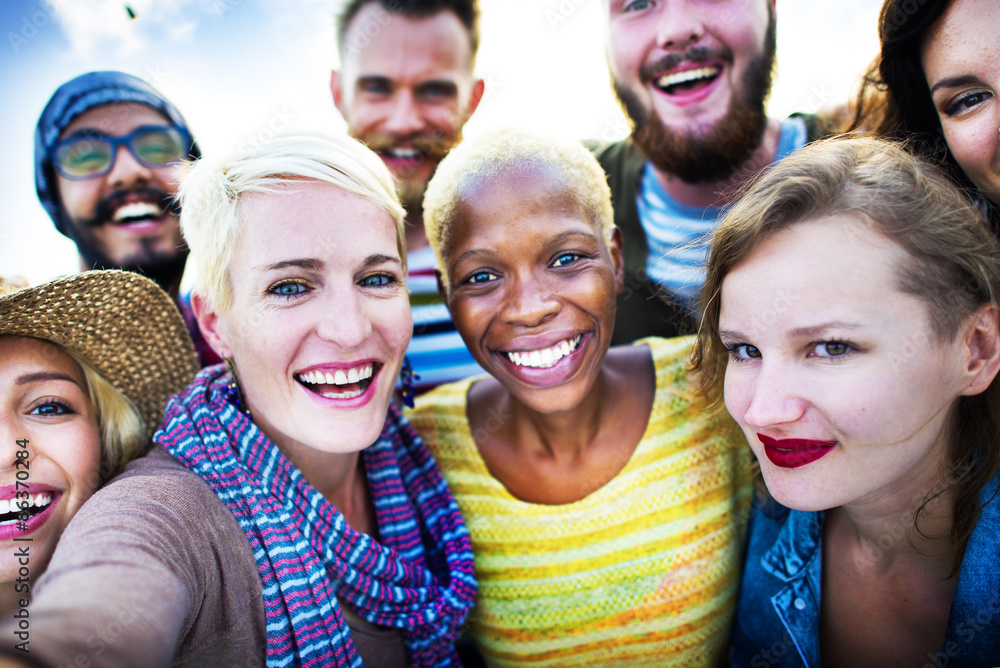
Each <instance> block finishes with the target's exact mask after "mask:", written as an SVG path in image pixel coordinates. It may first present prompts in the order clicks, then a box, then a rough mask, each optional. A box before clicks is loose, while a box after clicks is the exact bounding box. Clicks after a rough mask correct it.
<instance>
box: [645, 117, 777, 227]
mask: <svg viewBox="0 0 1000 668" xmlns="http://www.w3.org/2000/svg"><path fill="white" fill-rule="evenodd" d="M780 139H781V123H780V122H779V121H777V120H775V119H773V118H769V119H767V127H766V128H765V130H764V135H763V136H762V137H761V141H760V144H758V145H757V148H756V149H754V152H753V153H752V154H751V155H750V157H749V158H748V159H747V160H746V161H744V162H743V164H742V165H740V166H738V167H737V168H736V169H734V170H733V172H732V174H731V175H729V176H727V177H725V178H723V179H719V180H716V181H707V182H704V183H686V182H684V181H682V180H681V179H680V178H679V177H677V176H676V175H674V174H670V173H667V172H662V171H660V170H658V169H657V170H655V173H656V179H657V181H659V182H660V185H661V186H663V189H664V190H666V191H667V194H668V195H670V196H671V197H673V198H674V199H675V200H677V201H678V202H680V203H681V204H685V205H687V206H697V207H708V206H726V205H727V204H731V203H732V202H733V201H735V199H736V198H737V196H738V195H739V191H740V188H741V187H742V186H743V185H744V184H745V183H746V182H747V181H749V180H750V179H751V178H753V177H754V176H756V175H757V173H758V172H760V170H762V169H764V168H765V167H768V166H769V165H770V164H771V163H773V162H774V156H775V155H776V154H777V153H778V141H779V140H780Z"/></svg>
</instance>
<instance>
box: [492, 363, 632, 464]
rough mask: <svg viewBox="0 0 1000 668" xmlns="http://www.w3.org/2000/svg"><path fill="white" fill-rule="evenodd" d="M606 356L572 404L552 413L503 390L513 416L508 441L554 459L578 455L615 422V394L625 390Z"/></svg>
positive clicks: (506, 407) (506, 408)
mask: <svg viewBox="0 0 1000 668" xmlns="http://www.w3.org/2000/svg"><path fill="white" fill-rule="evenodd" d="M608 367H609V365H608V363H607V360H605V363H604V365H603V366H602V369H601V372H600V374H599V375H598V376H597V379H596V380H595V381H594V385H593V387H591V388H590V391H589V392H588V393H587V395H586V396H585V397H584V398H583V400H582V401H581V402H580V403H579V404H577V405H576V406H574V407H573V408H571V409H569V410H565V411H558V412H554V413H541V412H539V411H536V410H534V409H532V408H530V407H529V406H526V405H525V404H523V403H521V402H520V401H518V400H517V399H516V398H515V397H514V396H513V395H511V394H509V393H507V401H506V402H504V403H506V404H507V405H506V406H504V407H503V408H504V410H508V411H509V413H510V414H511V415H512V417H513V419H512V420H511V421H510V425H511V443H514V444H515V445H516V447H517V448H518V449H522V448H523V449H525V450H530V449H533V448H537V447H540V448H542V449H543V450H545V451H546V452H547V453H548V455H549V456H550V457H552V458H553V459H555V460H557V461H558V460H572V459H575V458H579V457H580V456H582V455H583V454H584V453H585V452H586V451H587V450H588V449H589V448H590V447H591V446H592V445H593V444H594V443H596V442H597V441H598V439H599V437H600V436H601V429H602V427H603V428H605V429H608V428H609V427H610V426H613V425H615V424H616V421H615V419H614V416H615V415H616V414H618V412H619V408H620V407H619V405H618V403H617V402H615V401H614V397H615V396H624V395H626V394H627V392H625V388H624V386H623V385H622V383H621V382H620V381H621V379H620V378H619V377H618V376H619V374H618V373H617V372H614V371H611V370H609V368H608Z"/></svg>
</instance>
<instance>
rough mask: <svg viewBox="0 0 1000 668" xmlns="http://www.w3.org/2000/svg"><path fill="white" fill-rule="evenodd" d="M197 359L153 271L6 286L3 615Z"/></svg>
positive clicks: (28, 592) (0, 504) (1, 406)
mask: <svg viewBox="0 0 1000 668" xmlns="http://www.w3.org/2000/svg"><path fill="white" fill-rule="evenodd" d="M80 294H86V295H88V298H87V299H79V298H78V297H77V295H80ZM197 370H198V365H197V361H196V359H195V357H194V350H193V348H192V346H191V341H190V338H189V337H188V335H187V331H186V330H185V328H184V321H183V320H182V319H181V316H180V314H179V313H178V312H177V309H176V308H175V307H174V306H173V305H172V303H171V300H170V297H168V296H167V294H166V293H165V292H163V291H162V290H161V289H160V288H158V287H157V286H156V284H154V283H153V282H152V281H150V280H149V279H146V278H143V277H142V276H139V275H137V274H132V273H127V272H122V271H93V272H87V273H84V274H78V275H76V276H71V277H68V278H62V279H58V280H55V281H52V282H49V283H45V284H43V285H39V286H36V287H33V288H28V287H26V288H22V289H16V288H13V287H8V286H4V285H0V439H2V440H0V445H2V447H3V448H4V452H5V453H6V454H7V457H6V459H5V461H4V466H3V469H2V470H3V479H2V481H0V555H2V556H0V615H2V616H3V618H4V619H5V620H6V619H11V618H12V617H13V615H14V614H15V613H16V612H18V611H19V610H20V609H21V608H26V607H27V605H25V601H27V600H28V599H30V598H32V597H33V596H34V586H35V584H36V583H37V581H38V579H39V578H40V577H41V575H42V573H43V572H44V571H45V569H46V566H47V565H48V562H49V559H50V558H51V556H52V553H53V551H54V550H55V547H56V543H57V542H58V541H59V540H60V537H61V536H62V535H63V530H64V529H65V528H66V526H67V524H69V522H70V520H71V519H73V517H74V516H75V515H76V513H77V511H78V510H79V509H80V507H81V506H82V505H83V504H84V502H86V501H87V499H89V498H90V497H91V495H92V494H93V493H94V491H95V490H96V489H97V488H98V487H99V486H100V485H101V484H102V483H103V482H106V481H107V480H109V479H110V478H112V477H113V476H115V475H116V474H117V473H118V472H119V471H120V470H121V469H122V468H123V467H124V466H125V464H126V463H128V462H129V461H130V460H132V459H134V458H135V457H136V456H138V455H139V454H140V453H141V452H142V451H143V450H144V449H145V448H146V446H147V445H148V444H149V442H150V441H149V439H150V437H151V436H152V433H153V430H154V429H155V427H156V426H157V425H158V424H159V423H160V418H161V417H162V415H163V408H164V406H165V405H166V403H167V399H168V398H169V397H170V395H171V394H173V393H174V392H179V391H180V390H182V389H183V388H184V387H185V386H186V385H187V384H188V383H189V382H190V381H191V379H192V378H193V377H194V374H195V372H197ZM19 555H20V557H19ZM26 574H27V575H26Z"/></svg>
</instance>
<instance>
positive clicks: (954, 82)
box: [931, 74, 979, 95]
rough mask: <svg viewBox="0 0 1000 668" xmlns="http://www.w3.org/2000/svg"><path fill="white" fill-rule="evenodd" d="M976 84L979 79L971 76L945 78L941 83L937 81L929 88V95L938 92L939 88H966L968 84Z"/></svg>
mask: <svg viewBox="0 0 1000 668" xmlns="http://www.w3.org/2000/svg"><path fill="white" fill-rule="evenodd" d="M978 82H979V77H974V76H972V75H971V74H963V75H962V76H960V77H946V78H944V79H941V81H938V82H937V83H936V84H934V86H933V87H932V88H931V95H933V94H934V91H936V90H938V89H939V88H956V87H958V86H968V85H969V84H974V83H978Z"/></svg>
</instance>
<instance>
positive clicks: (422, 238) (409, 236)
mask: <svg viewBox="0 0 1000 668" xmlns="http://www.w3.org/2000/svg"><path fill="white" fill-rule="evenodd" d="M404 228H405V230H406V250H407V252H413V251H416V250H420V249H421V248H427V247H428V246H430V242H429V241H427V232H426V231H424V215H423V211H419V212H415V213H413V214H407V216H406V219H405V220H404Z"/></svg>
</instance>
